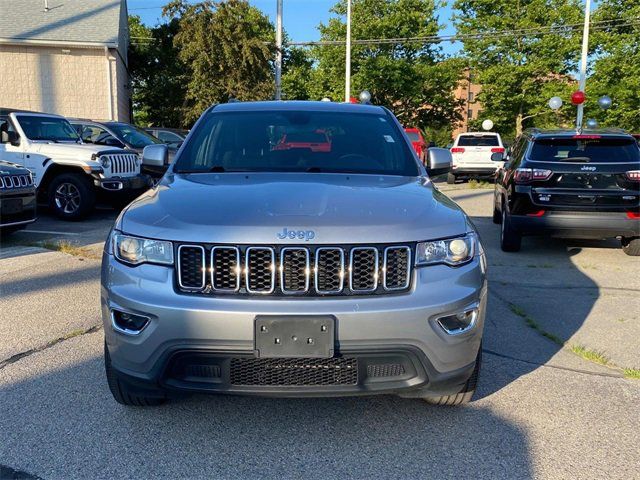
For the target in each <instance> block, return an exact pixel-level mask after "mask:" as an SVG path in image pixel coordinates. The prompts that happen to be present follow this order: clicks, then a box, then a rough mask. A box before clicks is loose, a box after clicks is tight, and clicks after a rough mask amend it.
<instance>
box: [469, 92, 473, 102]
mask: <svg viewBox="0 0 640 480" xmlns="http://www.w3.org/2000/svg"><path fill="white" fill-rule="evenodd" d="M467 98H468V99H469V101H470V102H473V98H474V95H473V92H471V91H470V92H469V95H468V96H467Z"/></svg>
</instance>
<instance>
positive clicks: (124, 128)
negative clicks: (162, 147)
mask: <svg viewBox="0 0 640 480" xmlns="http://www.w3.org/2000/svg"><path fill="white" fill-rule="evenodd" d="M107 125H108V127H109V128H110V129H111V130H112V131H113V132H114V133H115V134H116V135H117V136H118V137H119V138H120V140H123V141H124V143H127V144H129V145H131V146H132V147H133V148H144V147H146V146H147V145H153V144H154V143H162V142H161V141H160V140H158V139H157V138H155V137H154V136H152V135H149V134H148V133H147V132H145V131H144V130H142V129H140V128H138V127H134V126H133V125H129V124H127V123H109V124H107Z"/></svg>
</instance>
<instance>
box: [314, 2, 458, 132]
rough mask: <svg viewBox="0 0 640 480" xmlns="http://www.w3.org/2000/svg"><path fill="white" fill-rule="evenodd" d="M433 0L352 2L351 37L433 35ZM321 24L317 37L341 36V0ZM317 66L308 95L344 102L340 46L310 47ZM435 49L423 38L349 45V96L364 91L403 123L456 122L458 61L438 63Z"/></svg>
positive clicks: (343, 5)
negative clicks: (423, 40)
mask: <svg viewBox="0 0 640 480" xmlns="http://www.w3.org/2000/svg"><path fill="white" fill-rule="evenodd" d="M439 5H440V3H439V2H438V3H437V4H436V2H435V1H434V0H397V1H393V2H390V1H388V0H353V4H352V25H351V32H352V38H353V39H354V40H355V39H369V38H398V37H417V36H429V35H435V34H437V33H438V31H439V28H440V27H439V25H438V19H437V17H436V16H435V14H434V11H435V8H436V6H439ZM332 12H333V13H335V14H336V15H338V17H332V18H331V19H330V20H329V22H328V23H327V24H320V26H319V30H320V36H321V40H323V41H343V40H344V39H345V36H346V24H345V22H344V15H346V2H345V1H344V0H341V1H339V2H338V3H337V4H336V5H335V6H334V7H333V8H332ZM312 56H313V58H314V60H315V61H316V62H317V67H316V68H314V69H313V70H312V71H311V72H310V73H311V75H310V79H311V84H310V86H309V90H308V94H309V97H310V98H313V99H321V98H323V97H329V98H331V99H333V100H335V101H342V100H344V71H345V48H344V46H343V45H335V46H333V45H331V46H319V47H315V48H314V49H313V51H312ZM442 60H443V56H442V54H441V53H440V50H439V47H436V46H434V45H433V44H425V43H423V42H415V43H412V42H409V43H404V44H379V45H353V46H352V52H351V71H352V79H351V80H352V82H351V87H352V89H351V94H352V96H356V97H357V95H358V93H359V92H360V91H362V90H365V89H366V90H369V91H370V92H371V95H372V102H373V103H375V104H378V105H384V106H386V107H388V108H390V109H392V110H393V111H394V113H395V114H396V115H397V116H398V118H399V120H400V121H401V122H402V123H404V124H406V125H412V126H417V127H421V128H424V127H426V126H427V125H429V126H433V127H441V126H444V125H448V124H450V123H451V122H456V121H458V120H460V116H459V112H458V110H457V107H458V106H459V105H460V103H459V102H458V101H457V100H456V99H455V98H454V95H453V90H454V88H455V86H456V84H457V82H458V79H459V76H460V72H461V68H460V67H461V64H460V63H459V62H458V61H455V60H448V61H442Z"/></svg>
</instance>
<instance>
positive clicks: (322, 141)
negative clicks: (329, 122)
mask: <svg viewBox="0 0 640 480" xmlns="http://www.w3.org/2000/svg"><path fill="white" fill-rule="evenodd" d="M294 148H307V149H309V150H311V151H312V152H327V153H328V152H331V140H330V139H329V136H328V135H327V134H326V132H324V131H323V130H316V131H315V132H292V133H287V134H285V135H283V136H282V138H281V139H280V141H279V142H278V144H277V145H276V146H275V147H274V148H273V149H274V150H291V149H294Z"/></svg>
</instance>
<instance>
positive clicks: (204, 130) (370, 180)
mask: <svg viewBox="0 0 640 480" xmlns="http://www.w3.org/2000/svg"><path fill="white" fill-rule="evenodd" d="M166 155H167V150H166V147H165V146H162V145H154V146H149V147H147V148H146V149H145V153H144V157H145V159H144V161H145V162H146V163H148V164H149V163H151V164H152V163H154V162H157V163H158V164H162V163H163V162H164V161H165V157H166ZM450 162H451V157H450V154H449V152H448V151H444V150H442V149H436V148H431V149H429V154H428V165H429V167H430V170H431V171H430V172H427V171H426V170H425V169H424V167H423V166H422V164H421V163H420V162H419V161H418V159H417V157H416V156H415V154H414V153H413V149H412V148H411V144H410V143H409V141H408V139H407V138H406V137H405V135H404V133H403V131H402V128H401V125H400V124H399V123H398V121H397V120H396V118H395V117H394V116H393V115H392V114H391V112H389V111H388V110H386V109H384V108H381V107H376V106H369V105H350V104H336V103H328V102H258V103H231V104H225V105H217V106H213V107H211V108H209V109H208V110H207V111H206V112H205V113H204V114H203V115H202V117H201V118H200V120H199V121H198V123H197V124H196V126H195V127H194V128H193V130H192V131H191V133H190V135H189V137H188V138H187V139H186V141H185V143H184V145H183V146H182V147H181V149H180V151H179V152H178V154H177V156H176V158H175V161H174V162H173V164H172V165H171V167H170V168H169V170H168V171H167V173H166V175H165V176H164V178H163V179H162V181H161V182H160V184H159V185H158V186H157V187H156V188H154V189H153V190H150V191H148V192H147V193H145V194H143V195H142V196H141V197H139V198H138V199H137V200H135V201H134V202H133V203H132V204H131V205H129V207H127V208H126V209H125V211H124V212H123V213H122V214H121V215H120V217H119V218H118V220H117V221H116V224H115V226H114V228H113V231H112V233H111V235H110V237H109V240H108V241H107V243H106V247H105V252H104V256H103V263H102V316H103V321H104V330H105V337H106V342H105V365H106V372H107V378H108V383H109V387H110V389H111V392H112V393H113V396H114V397H115V399H116V400H117V401H118V402H120V403H123V404H125V405H154V404H158V403H160V402H162V401H164V400H165V399H167V398H171V397H173V396H176V394H177V393H179V392H184V391H190V392H212V393H233V394H260V395H279V396H337V395H354V394H373V393H395V394H398V395H401V396H406V397H419V398H423V399H425V400H427V401H429V402H431V403H439V404H448V405H453V404H459V403H463V402H468V401H469V400H470V399H471V396H472V395H473V392H474V390H475V388H476V383H477V379H478V372H479V368H480V360H481V348H480V346H481V337H482V329H483V324H484V316H485V308H486V300H487V286H486V275H485V273H486V272H485V270H486V261H485V257H484V252H483V250H482V246H481V245H480V242H479V239H478V235H477V233H476V231H475V229H474V226H473V225H472V223H471V222H470V220H469V219H468V218H467V216H466V215H465V214H464V213H463V212H462V210H461V209H460V208H459V207H458V206H457V205H456V204H455V203H453V202H452V201H451V200H449V199H448V198H447V197H446V196H444V195H443V194H442V193H440V192H439V191H438V190H437V189H436V188H435V187H434V186H433V184H432V183H431V181H430V179H429V177H428V175H427V174H428V173H431V174H439V173H442V172H446V170H447V169H448V168H449V167H450Z"/></svg>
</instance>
